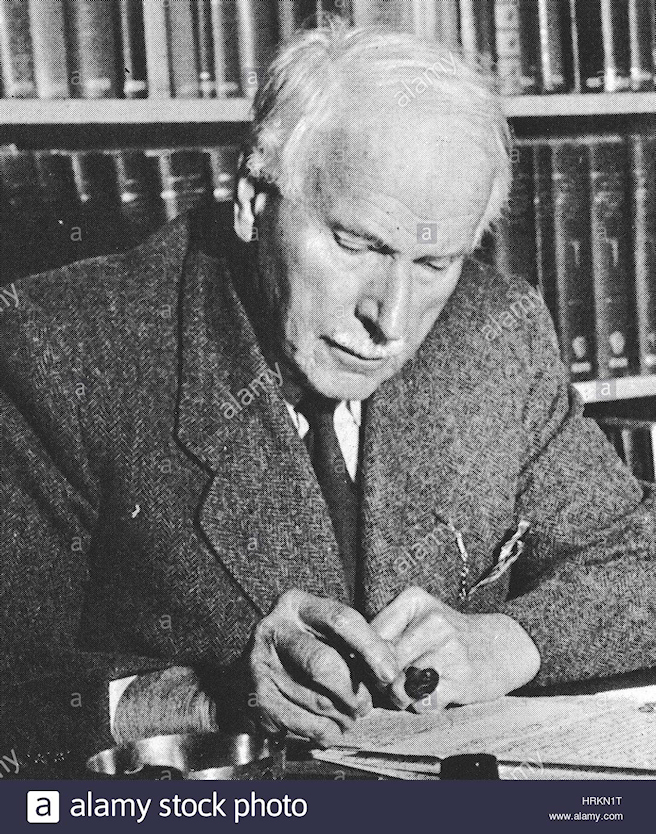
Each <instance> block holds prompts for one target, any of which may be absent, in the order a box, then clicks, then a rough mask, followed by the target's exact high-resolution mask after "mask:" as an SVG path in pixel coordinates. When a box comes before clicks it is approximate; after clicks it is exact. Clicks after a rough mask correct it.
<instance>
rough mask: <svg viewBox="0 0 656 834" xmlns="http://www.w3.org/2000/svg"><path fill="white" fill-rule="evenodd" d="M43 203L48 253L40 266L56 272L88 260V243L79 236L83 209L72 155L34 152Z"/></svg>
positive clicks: (49, 151) (40, 268)
mask: <svg viewBox="0 0 656 834" xmlns="http://www.w3.org/2000/svg"><path fill="white" fill-rule="evenodd" d="M34 165H35V168H36V172H37V176H38V181H39V189H40V195H41V200H42V202H43V204H44V206H45V207H46V215H45V233H46V238H47V252H44V255H43V260H42V263H41V265H40V266H39V270H42V269H54V268H56V267H59V266H63V265H64V264H70V263H73V261H77V260H80V258H82V257H84V254H85V253H84V245H85V243H86V241H85V240H83V239H82V236H81V235H79V234H78V233H77V232H78V228H79V222H80V205H79V201H78V198H77V191H76V188H75V180H74V177H73V168H72V165H71V157H70V154H67V153H62V152H61V151H52V150H37V151H34Z"/></svg>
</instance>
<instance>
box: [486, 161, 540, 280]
mask: <svg viewBox="0 0 656 834" xmlns="http://www.w3.org/2000/svg"><path fill="white" fill-rule="evenodd" d="M511 159H512V172H513V178H512V189H511V192H510V198H509V201H508V212H507V215H506V217H505V218H504V222H503V223H502V224H501V228H500V230H499V234H498V236H497V245H496V246H495V256H496V267H497V269H498V270H499V272H502V273H504V274H505V275H518V276H521V277H522V278H524V279H526V280H527V281H528V282H529V283H530V284H532V285H533V286H537V283H538V276H537V272H536V241H535V217H534V199H533V198H534V194H533V190H534V171H533V148H532V147H531V146H530V145H516V146H515V147H514V148H513V149H512V154H511Z"/></svg>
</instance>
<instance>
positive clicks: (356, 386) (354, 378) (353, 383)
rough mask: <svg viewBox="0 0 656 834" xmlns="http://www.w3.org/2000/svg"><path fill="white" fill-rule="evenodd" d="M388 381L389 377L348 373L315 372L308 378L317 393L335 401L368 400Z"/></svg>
mask: <svg viewBox="0 0 656 834" xmlns="http://www.w3.org/2000/svg"><path fill="white" fill-rule="evenodd" d="M386 379H387V377H386V376H383V375H380V376H378V375H376V376H374V375H369V374H358V373H354V372H348V371H342V372H340V373H335V372H334V371H333V372H326V373H316V372H315V373H313V374H311V375H309V376H308V382H309V383H310V385H311V387H312V388H313V389H314V390H315V391H318V392H319V393H320V394H323V395H324V397H330V399H335V400H366V399H367V397H370V396H371V395H372V394H373V393H374V391H375V390H376V388H378V386H379V385H381V384H382V383H383V382H384V381H385V380H386Z"/></svg>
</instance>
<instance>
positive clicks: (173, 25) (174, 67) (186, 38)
mask: <svg viewBox="0 0 656 834" xmlns="http://www.w3.org/2000/svg"><path fill="white" fill-rule="evenodd" d="M167 11H168V16H169V26H168V34H169V52H170V56H171V58H170V60H171V83H172V86H173V96H174V97H175V98H198V97H199V93H200V90H199V86H198V64H197V56H198V48H197V44H196V27H195V25H194V17H193V10H192V6H191V0H175V2H173V3H168V4H167Z"/></svg>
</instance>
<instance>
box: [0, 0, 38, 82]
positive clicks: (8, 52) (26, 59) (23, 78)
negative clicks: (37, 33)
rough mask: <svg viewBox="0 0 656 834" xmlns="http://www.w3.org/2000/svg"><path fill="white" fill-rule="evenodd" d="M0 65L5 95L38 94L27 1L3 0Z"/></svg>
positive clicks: (0, 1)
mask: <svg viewBox="0 0 656 834" xmlns="http://www.w3.org/2000/svg"><path fill="white" fill-rule="evenodd" d="M0 65H1V67H2V90H3V94H4V96H5V97H6V98H34V97H35V96H36V95H37V89H36V82H35V78H34V62H33V56H32V38H31V35H30V18H29V13H28V7H27V3H25V2H24V0H0Z"/></svg>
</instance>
